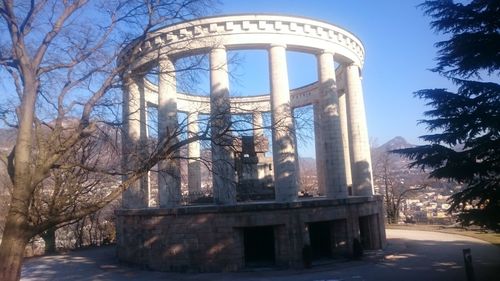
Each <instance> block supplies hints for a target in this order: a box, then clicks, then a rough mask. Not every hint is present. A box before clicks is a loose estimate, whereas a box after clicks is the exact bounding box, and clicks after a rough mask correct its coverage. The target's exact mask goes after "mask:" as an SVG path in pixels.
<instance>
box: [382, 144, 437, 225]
mask: <svg viewBox="0 0 500 281" xmlns="http://www.w3.org/2000/svg"><path fill="white" fill-rule="evenodd" d="M374 155H376V159H375V161H374V163H375V165H374V173H373V174H374V180H375V183H376V185H378V186H379V188H380V189H381V190H380V191H379V192H381V193H382V194H383V195H384V203H385V209H386V214H387V222H388V223H389V224H395V223H398V221H399V217H400V210H401V202H402V201H403V200H404V199H406V198H408V196H410V195H411V194H412V193H414V192H418V191H421V190H424V189H425V188H426V187H428V184H427V183H425V181H424V178H425V177H426V176H425V175H419V176H417V178H418V180H415V175H413V176H412V178H413V179H412V180H411V181H410V180H408V179H410V177H409V176H408V174H406V175H405V174H403V173H402V172H401V170H399V169H397V168H396V167H395V162H396V159H397V158H398V156H397V155H394V154H391V153H390V152H387V151H385V152H382V153H381V154H376V153H374ZM417 181H418V183H417Z"/></svg>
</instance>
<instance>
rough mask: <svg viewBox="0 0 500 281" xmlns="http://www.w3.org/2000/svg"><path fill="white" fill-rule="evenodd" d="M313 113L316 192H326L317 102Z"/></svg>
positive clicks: (319, 111) (319, 115)
mask: <svg viewBox="0 0 500 281" xmlns="http://www.w3.org/2000/svg"><path fill="white" fill-rule="evenodd" d="M313 114H314V146H315V149H316V179H317V181H318V192H319V193H320V194H321V195H325V194H326V189H325V165H323V163H324V162H325V153H324V152H323V147H324V142H323V136H322V134H321V107H320V105H319V103H318V102H316V103H314V105H313Z"/></svg>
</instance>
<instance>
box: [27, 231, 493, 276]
mask: <svg viewBox="0 0 500 281" xmlns="http://www.w3.org/2000/svg"><path fill="white" fill-rule="evenodd" d="M387 238H388V246H387V248H386V249H385V251H384V252H378V253H374V254H372V255H371V256H370V257H369V258H366V259H364V260H362V261H350V262H335V263H331V264H327V265H322V266H315V267H313V268H312V269H309V270H300V271H297V270H277V271H264V270H263V271H258V272H240V273H210V274H173V273H162V272H153V271H141V270H139V269H135V268H129V267H125V266H122V265H119V264H118V263H117V261H116V259H115V256H114V248H112V247H106V248H99V249H92V250H83V251H76V252H72V253H70V254H67V255H56V256H45V257H40V258H33V259H29V260H27V261H26V262H25V264H24V267H23V270H22V278H21V279H22V280H25V281H28V280H37V281H38V280H58V281H59V280H61V281H65V280H68V281H69V280H71V281H75V280H101V281H111V280H179V281H189V280H202V281H203V280H218V281H219V280H221V281H229V280H246V281H261V280H262V281H263V280H273V281H278V280H280V281H302V280H303V281H306V280H307V281H334V280H335V281H340V280H354V281H364V280H367V281H368V280H370V281H372V280H403V281H413V280H415V281H417V280H418V281H421V280H440V281H446V280H450V281H452V280H453V281H461V280H464V281H465V280H466V278H465V270H464V267H463V257H462V249H463V248H471V250H472V259H473V265H474V270H475V273H476V281H482V280H484V281H493V280H500V248H499V247H497V246H494V245H491V244H489V243H486V242H483V241H481V240H478V239H474V238H470V237H465V236H460V235H453V234H446V233H437V232H427V231H411V230H396V229H388V230H387Z"/></svg>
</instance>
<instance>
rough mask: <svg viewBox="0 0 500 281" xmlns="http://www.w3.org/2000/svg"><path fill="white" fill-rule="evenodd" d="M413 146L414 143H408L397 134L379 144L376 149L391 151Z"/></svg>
mask: <svg viewBox="0 0 500 281" xmlns="http://www.w3.org/2000/svg"><path fill="white" fill-rule="evenodd" d="M414 146H415V145H413V144H410V143H408V142H407V141H406V140H405V139H404V138H403V137H400V136H398V137H395V138H393V139H391V140H390V141H388V142H386V143H384V144H383V145H381V146H379V147H378V148H377V149H379V150H382V151H391V150H394V149H401V148H409V147H414Z"/></svg>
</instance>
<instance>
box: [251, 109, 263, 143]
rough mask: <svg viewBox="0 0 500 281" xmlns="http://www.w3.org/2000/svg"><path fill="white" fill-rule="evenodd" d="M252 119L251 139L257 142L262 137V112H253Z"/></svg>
mask: <svg viewBox="0 0 500 281" xmlns="http://www.w3.org/2000/svg"><path fill="white" fill-rule="evenodd" d="M252 119H253V121H252V122H253V137H254V139H255V140H256V141H257V140H258V139H259V138H261V137H262V136H264V121H263V120H262V112H254V113H253V114H252Z"/></svg>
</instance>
